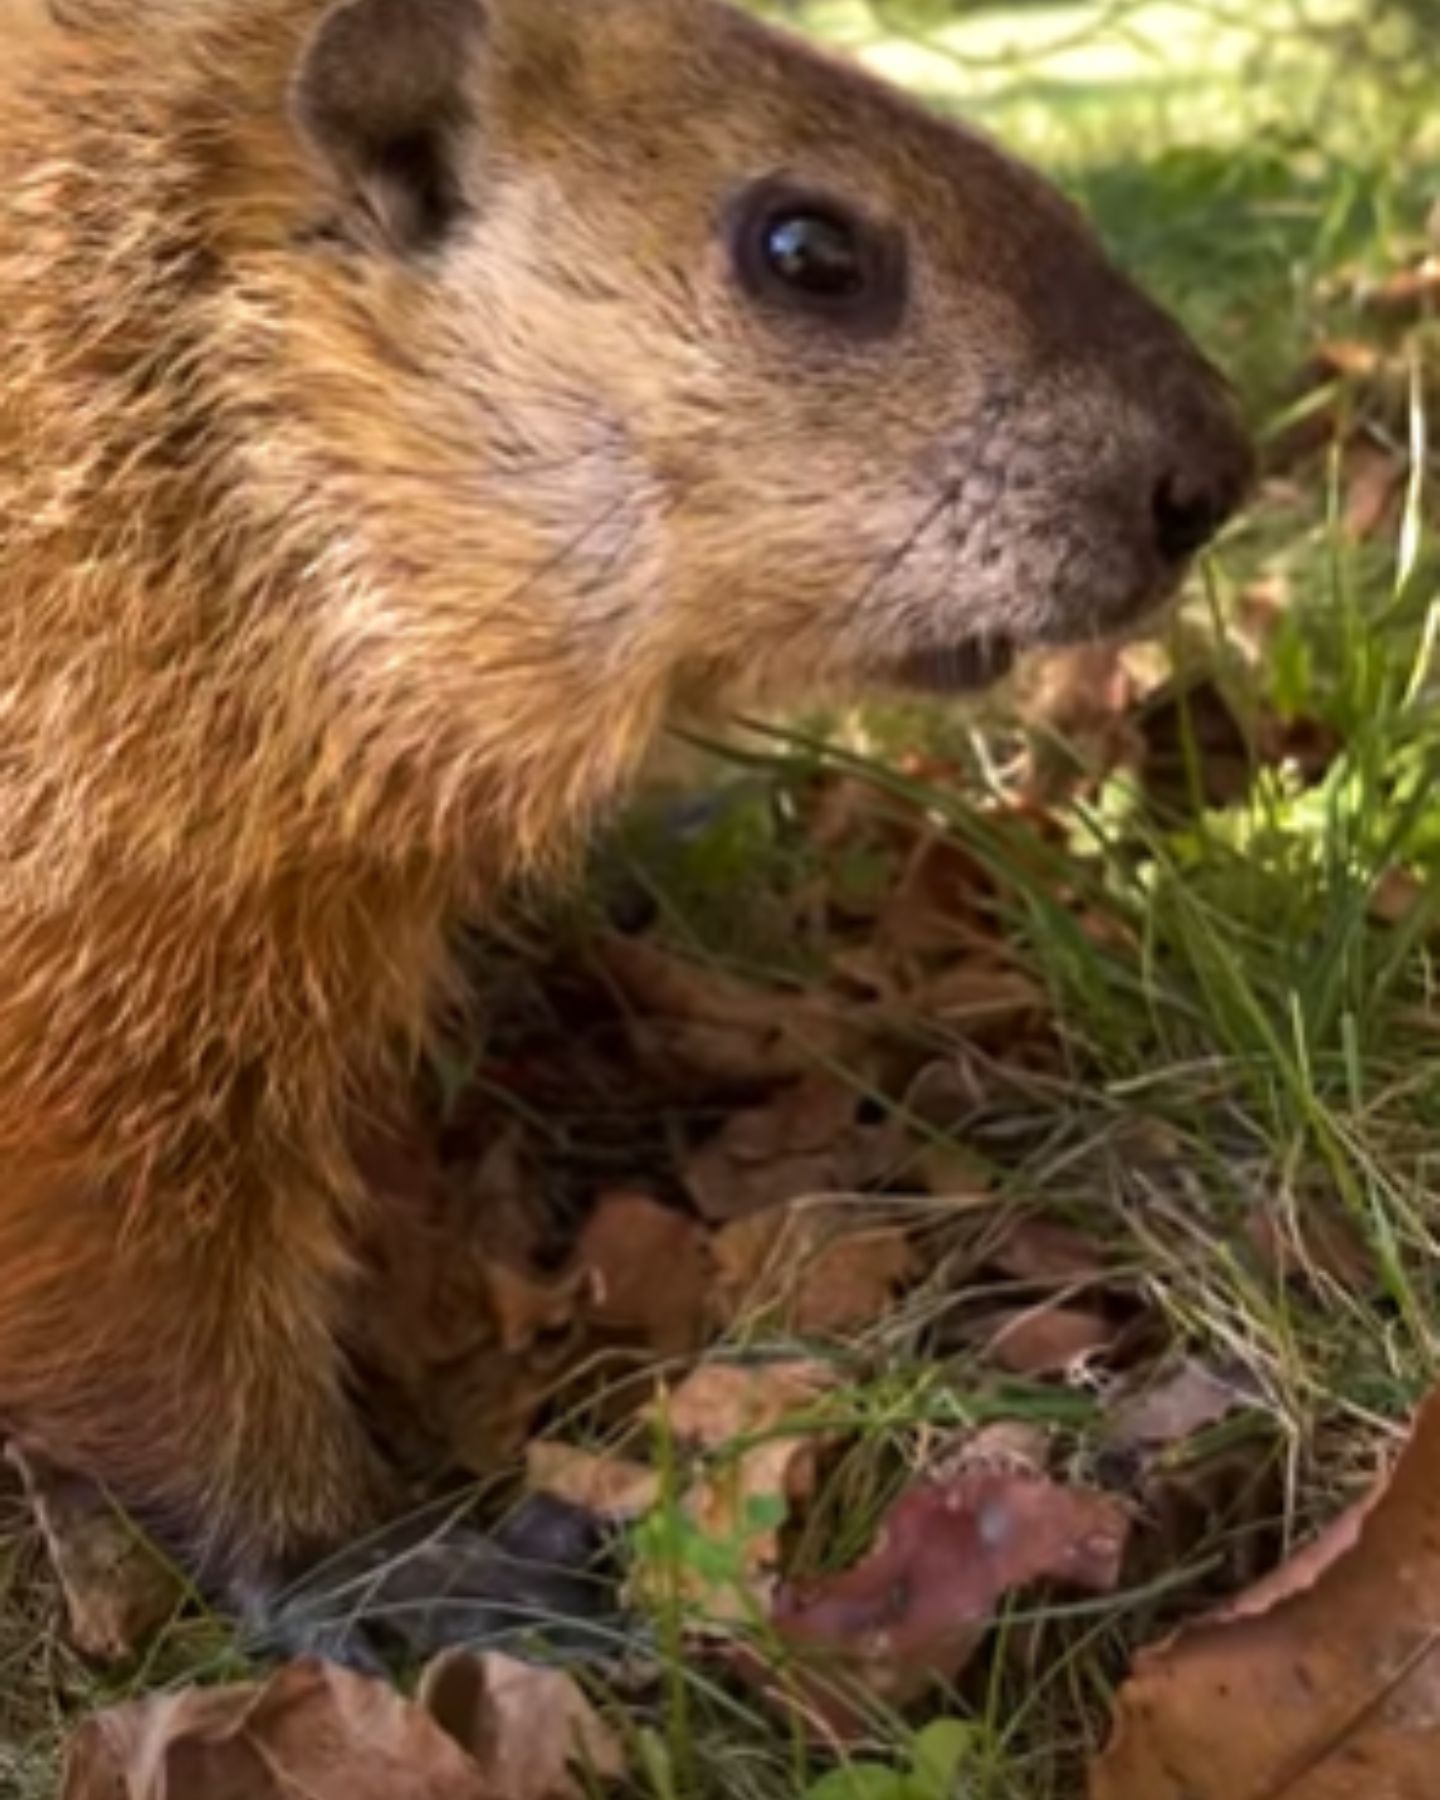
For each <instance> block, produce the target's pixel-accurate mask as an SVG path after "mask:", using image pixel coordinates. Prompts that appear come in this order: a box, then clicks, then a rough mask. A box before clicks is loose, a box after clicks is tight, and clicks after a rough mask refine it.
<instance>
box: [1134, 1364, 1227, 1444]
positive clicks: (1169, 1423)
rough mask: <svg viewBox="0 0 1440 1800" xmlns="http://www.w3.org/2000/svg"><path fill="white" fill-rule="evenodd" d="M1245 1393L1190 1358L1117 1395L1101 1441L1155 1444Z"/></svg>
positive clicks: (1201, 1422)
mask: <svg viewBox="0 0 1440 1800" xmlns="http://www.w3.org/2000/svg"><path fill="white" fill-rule="evenodd" d="M1246 1400H1247V1396H1246V1395H1245V1393H1244V1392H1243V1391H1242V1390H1241V1389H1240V1388H1238V1387H1237V1386H1236V1385H1235V1384H1234V1383H1233V1382H1230V1381H1227V1380H1225V1378H1224V1377H1223V1376H1221V1375H1217V1374H1216V1373H1215V1372H1214V1371H1213V1370H1211V1369H1207V1368H1206V1366H1205V1365H1204V1363H1201V1362H1197V1361H1195V1360H1194V1359H1193V1358H1187V1359H1186V1361H1184V1362H1183V1363H1181V1364H1180V1366H1179V1367H1178V1368H1176V1369H1174V1370H1172V1371H1171V1372H1170V1373H1168V1374H1166V1375H1164V1376H1163V1377H1162V1378H1161V1379H1160V1380H1158V1381H1156V1382H1153V1383H1151V1384H1150V1385H1149V1386H1147V1387H1144V1388H1141V1389H1139V1390H1138V1391H1137V1392H1135V1393H1133V1394H1131V1395H1129V1396H1128V1397H1127V1398H1125V1399H1123V1400H1121V1401H1120V1402H1119V1403H1118V1404H1117V1405H1116V1406H1115V1407H1114V1409H1113V1410H1112V1412H1111V1414H1110V1420H1109V1424H1108V1426H1107V1428H1106V1432H1105V1437H1106V1441H1107V1442H1108V1443H1109V1444H1110V1445H1112V1446H1113V1447H1115V1448H1117V1449H1125V1450H1141V1451H1144V1450H1158V1449H1165V1448H1168V1447H1169V1446H1170V1445H1171V1444H1179V1443H1183V1442H1184V1440H1185V1439H1186V1438H1189V1437H1194V1435H1195V1433H1196V1432H1197V1431H1203V1430H1204V1429H1205V1427H1206V1426H1207V1425H1216V1424H1218V1423H1219V1422H1220V1420H1221V1419H1223V1418H1225V1417H1226V1415H1227V1414H1228V1413H1231V1412H1233V1411H1234V1410H1235V1408H1236V1407H1237V1406H1244V1405H1245V1404H1246Z"/></svg>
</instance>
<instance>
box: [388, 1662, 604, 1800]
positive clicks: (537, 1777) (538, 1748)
mask: <svg viewBox="0 0 1440 1800" xmlns="http://www.w3.org/2000/svg"><path fill="white" fill-rule="evenodd" d="M416 1700H417V1702H418V1703H419V1704H420V1705H421V1706H422V1707H424V1709H425V1710H426V1711H427V1712H428V1713H429V1714H430V1715H431V1717H432V1718H434V1719H435V1720H436V1722H437V1723H438V1724H440V1725H441V1726H443V1727H444V1729H445V1731H446V1732H447V1733H448V1734H449V1736H450V1737H452V1738H453V1739H454V1740H455V1741H456V1742H457V1743H459V1744H460V1745H461V1746H462V1747H463V1748H464V1749H466V1750H468V1751H469V1753H470V1755H471V1756H472V1757H473V1758H474V1760H475V1763H476V1765H477V1766H478V1768H479V1769H480V1770H481V1772H482V1774H483V1775H484V1777H485V1780H486V1783H487V1790H486V1791H487V1792H488V1793H489V1794H491V1795H493V1796H494V1800H586V1796H588V1795H591V1794H593V1793H594V1791H595V1790H594V1782H595V1781H596V1780H600V1781H615V1780H618V1779H619V1777H620V1776H621V1775H623V1774H624V1772H625V1759H624V1756H623V1754H622V1753H621V1749H620V1745H619V1743H618V1741H617V1740H616V1738H615V1737H614V1735H613V1734H612V1733H611V1732H610V1731H609V1729H608V1728H607V1727H606V1726H605V1725H604V1724H603V1723H602V1721H601V1719H600V1717H599V1715H598V1714H597V1713H596V1711H595V1709H594V1707H592V1706H591V1704H590V1702H589V1701H588V1700H587V1699H586V1698H585V1695H584V1694H583V1693H582V1692H581V1690H580V1688H579V1687H578V1686H577V1684H576V1682H575V1681H574V1679H573V1678H572V1677H571V1676H569V1675H567V1674H565V1673H564V1672H563V1671H562V1670H560V1669H546V1668H541V1667H538V1666H537V1665H536V1664H534V1663H524V1662H517V1661H515V1660H514V1658H512V1657H509V1656H501V1655H498V1654H496V1653H494V1652H491V1653H490V1654H488V1655H484V1656H479V1655H475V1654H474V1653H473V1652H470V1651H466V1650H448V1651H445V1652H444V1653H443V1654H442V1655H440V1656H437V1657H436V1658H435V1660H434V1661H433V1662H432V1663H431V1664H430V1665H429V1667H428V1668H427V1669H426V1670H425V1672H424V1674H423V1675H422V1676H421V1679H420V1685H419V1689H418V1691H417V1693H416ZM572 1766H573V1767H574V1768H575V1769H576V1770H577V1771H578V1772H579V1778H577V1775H575V1774H572V1773H571V1768H572ZM587 1778H588V1779H587Z"/></svg>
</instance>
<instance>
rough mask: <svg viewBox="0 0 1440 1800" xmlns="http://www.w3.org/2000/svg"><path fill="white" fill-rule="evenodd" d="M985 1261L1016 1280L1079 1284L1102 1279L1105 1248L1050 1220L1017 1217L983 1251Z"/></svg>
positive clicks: (1082, 1234)
mask: <svg viewBox="0 0 1440 1800" xmlns="http://www.w3.org/2000/svg"><path fill="white" fill-rule="evenodd" d="M985 1260H986V1261H987V1262H989V1263H992V1264H993V1265H994V1266H995V1267H996V1268H997V1269H999V1270H1001V1271H1002V1272H1003V1273H1004V1274H1006V1275H1009V1276H1011V1277H1013V1279H1014V1280H1016V1281H1032V1282H1035V1283H1037V1284H1043V1285H1044V1286H1046V1287H1080V1286H1085V1285H1093V1284H1094V1283H1096V1282H1098V1281H1100V1280H1102V1279H1103V1278H1104V1276H1105V1274H1106V1271H1107V1264H1106V1261H1105V1254H1104V1251H1103V1250H1102V1249H1101V1247H1100V1245H1099V1244H1097V1243H1096V1242H1095V1240H1094V1239H1093V1238H1089V1237H1086V1236H1085V1234H1084V1233H1083V1232H1080V1231H1076V1230H1074V1229H1073V1228H1072V1227H1071V1226H1069V1225H1061V1224H1059V1223H1058V1222H1057V1221H1055V1220H1053V1219H1034V1218H1021V1219H1017V1220H1016V1221H1015V1223H1014V1224H1013V1225H1009V1226H1007V1227H1006V1228H1005V1231H1004V1234H1003V1235H1002V1236H1001V1237H1000V1239H999V1241H998V1242H996V1243H995V1244H993V1245H991V1246H990V1247H989V1248H988V1249H987V1251H986V1257H985Z"/></svg>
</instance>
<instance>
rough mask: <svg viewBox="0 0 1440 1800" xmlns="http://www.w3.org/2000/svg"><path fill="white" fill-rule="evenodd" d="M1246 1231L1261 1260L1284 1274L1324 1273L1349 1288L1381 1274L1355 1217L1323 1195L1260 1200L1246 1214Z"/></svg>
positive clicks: (1356, 1289)
mask: <svg viewBox="0 0 1440 1800" xmlns="http://www.w3.org/2000/svg"><path fill="white" fill-rule="evenodd" d="M1245 1236H1246V1238H1247V1239H1248V1240H1249V1243H1250V1246H1251V1248H1252V1249H1253V1250H1254V1252H1255V1254H1256V1256H1257V1257H1258V1258H1259V1260H1260V1262H1261V1263H1262V1264H1263V1266H1264V1267H1265V1268H1266V1269H1267V1270H1268V1271H1269V1272H1270V1273H1271V1274H1272V1275H1279V1276H1281V1277H1282V1278H1285V1279H1292V1278H1296V1277H1303V1278H1306V1279H1309V1280H1311V1281H1313V1280H1314V1279H1315V1278H1316V1277H1317V1276H1324V1277H1326V1278H1328V1279H1329V1280H1330V1281H1333V1282H1335V1283H1336V1284H1337V1285H1338V1286H1340V1287H1342V1288H1345V1289H1347V1290H1348V1291H1349V1292H1351V1293H1365V1292H1366V1291H1367V1290H1369V1289H1372V1288H1374V1286H1375V1285H1376V1282H1377V1280H1378V1270H1377V1269H1376V1267H1375V1259H1374V1257H1373V1255H1372V1254H1371V1252H1370V1248H1369V1246H1368V1245H1367V1244H1366V1242H1365V1238H1364V1235H1363V1233H1362V1232H1361V1231H1360V1229H1359V1227H1358V1226H1357V1225H1356V1223H1355V1221H1354V1220H1353V1219H1352V1218H1350V1216H1349V1215H1348V1214H1347V1213H1344V1212H1342V1211H1340V1210H1339V1208H1337V1207H1336V1206H1335V1205H1334V1203H1333V1202H1326V1201H1325V1200H1323V1199H1322V1198H1321V1197H1319V1196H1307V1197H1306V1200H1305V1203H1304V1206H1303V1208H1302V1207H1298V1206H1297V1207H1296V1208H1294V1209H1293V1211H1292V1210H1291V1209H1289V1208H1286V1209H1283V1210H1282V1209H1281V1207H1279V1206H1276V1205H1270V1204H1261V1205H1258V1206H1256V1207H1254V1208H1252V1210H1251V1211H1250V1213H1249V1215H1248V1217H1247V1218H1246V1220H1245Z"/></svg>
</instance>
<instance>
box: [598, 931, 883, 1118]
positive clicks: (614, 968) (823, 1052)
mask: <svg viewBox="0 0 1440 1800" xmlns="http://www.w3.org/2000/svg"><path fill="white" fill-rule="evenodd" d="M595 955H596V957H597V959H598V960H599V962H600V964H601V966H602V968H603V970H604V972H605V973H606V974H607V975H608V976H609V977H610V979H611V980H612V981H613V982H614V984H615V985H616V986H617V987H618V988H619V989H620V991H621V993H622V994H623V995H624V996H625V998H626V999H627V1000H629V1001H630V1002H631V1005H632V1007H633V1008H634V1011H633V1012H632V1014H631V1017H630V1020H629V1029H630V1036H631V1041H632V1042H633V1043H634V1045H635V1047H636V1050H637V1052H638V1053H639V1054H640V1056H641V1057H642V1058H643V1059H644V1060H645V1061H647V1062H649V1063H651V1064H653V1065H656V1066H658V1067H660V1068H661V1069H664V1070H666V1071H667V1072H669V1071H670V1070H671V1069H672V1068H673V1067H674V1066H675V1065H679V1066H680V1067H682V1068H684V1069H686V1070H688V1071H690V1072H692V1073H693V1074H696V1075H701V1076H706V1077H710V1078H714V1079H719V1080H721V1081H730V1082H735V1083H737V1084H747V1083H757V1082H765V1083H769V1082H775V1081H792V1080H795V1079H797V1078H798V1077H799V1076H801V1075H803V1074H805V1072H806V1071H807V1070H808V1069H811V1068H813V1067H814V1066H815V1063H816V1062H817V1061H824V1060H838V1061H845V1060H847V1059H848V1057H849V1056H850V1055H851V1053H852V1052H853V1050H854V1048H855V1047H856V1045H857V1044H858V1043H859V1042H860V1041H861V1039H862V1037H863V1031H862V1029H861V1025H862V1014H863V1009H862V1008H859V1007H849V1008H847V1009H846V1012H845V1016H844V1017H842V1015H841V1012H840V1011H839V1009H837V1008H836V1007H835V1006H834V1005H833V1004H827V1003H825V1002H823V1001H819V1000H817V999H815V998H813V997H811V996H810V995H808V994H797V993H795V992H793V991H791V990H787V989H781V988H769V987H759V986H751V985H749V984H748V983H745V982H742V981H740V980H738V979H736V978H735V977H734V976H731V975H726V974H724V973H722V972H720V971H718V970H715V969H711V968H706V967H703V966H702V965H700V964H699V963H692V962H686V961H684V960H682V959H681V958H680V957H678V956H673V955H671V954H670V952H669V951H666V950H662V949H660V948H659V947H658V946H657V945H655V944H651V943H647V942H645V941H643V940H642V939H639V938H627V937H618V936H617V937H607V938H602V939H601V940H600V941H599V943H598V944H597V945H596V947H595Z"/></svg>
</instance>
